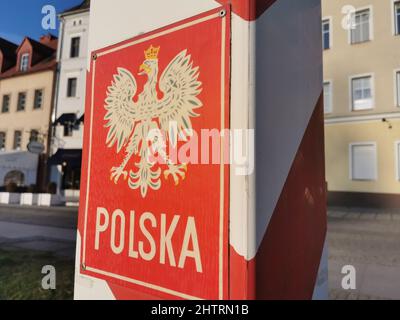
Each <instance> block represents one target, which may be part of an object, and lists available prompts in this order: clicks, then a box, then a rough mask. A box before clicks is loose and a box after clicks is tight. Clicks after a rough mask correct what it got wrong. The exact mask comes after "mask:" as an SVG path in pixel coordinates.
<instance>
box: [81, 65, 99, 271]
mask: <svg viewBox="0 0 400 320" xmlns="http://www.w3.org/2000/svg"><path fill="white" fill-rule="evenodd" d="M92 72H93V76H92V94H91V101H90V130H89V158H88V175H87V182H86V183H87V186H86V201H85V221H84V229H83V253H82V257H83V259H82V263H83V265H85V262H86V229H87V211H88V206H89V190H90V171H91V164H92V134H93V104H94V102H93V101H94V79H95V75H96V61H94V62H93V70H92Z"/></svg>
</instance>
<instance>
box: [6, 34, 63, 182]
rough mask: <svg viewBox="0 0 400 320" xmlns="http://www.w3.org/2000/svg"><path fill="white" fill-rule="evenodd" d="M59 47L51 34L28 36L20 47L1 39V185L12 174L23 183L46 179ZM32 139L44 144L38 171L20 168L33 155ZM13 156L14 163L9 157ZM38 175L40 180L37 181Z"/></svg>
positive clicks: (10, 177)
mask: <svg viewBox="0 0 400 320" xmlns="http://www.w3.org/2000/svg"><path fill="white" fill-rule="evenodd" d="M56 50H57V38H55V37H53V36H50V35H48V36H44V37H42V38H41V39H40V42H38V41H35V40H33V39H30V38H25V39H24V40H23V41H22V43H21V44H20V45H19V46H16V45H15V44H12V43H10V42H8V41H6V40H4V39H0V52H1V54H0V186H1V185H4V184H6V183H7V182H8V181H10V179H11V180H12V178H13V177H14V179H16V180H17V181H15V182H16V183H17V184H18V185H21V186H24V185H25V186H26V185H30V184H40V183H42V182H43V181H42V179H43V175H44V172H45V167H44V163H43V161H44V160H45V158H46V154H47V152H48V149H49V145H48V144H49V139H48V137H49V130H50V117H51V112H52V105H53V91H54V80H55V79H54V74H55V70H56ZM30 141H37V142H40V143H43V144H44V155H42V156H40V159H39V168H36V171H38V170H39V172H36V174H35V173H32V168H29V170H27V169H26V168H24V167H21V168H20V167H19V166H20V163H26V161H25V160H23V159H25V158H26V156H28V157H31V155H27V152H28V151H27V145H28V143H29V142H30ZM10 155H12V156H13V157H11V158H12V159H14V160H13V161H12V162H10V161H8V160H7V159H10ZM2 159H6V160H4V161H2ZM13 166H14V167H13ZM28 171H29V172H28ZM10 172H11V173H13V172H14V175H12V174H11V175H10ZM15 173H19V174H15ZM37 175H38V176H39V177H38V179H39V180H40V181H36V176H37ZM6 180H7V181H6Z"/></svg>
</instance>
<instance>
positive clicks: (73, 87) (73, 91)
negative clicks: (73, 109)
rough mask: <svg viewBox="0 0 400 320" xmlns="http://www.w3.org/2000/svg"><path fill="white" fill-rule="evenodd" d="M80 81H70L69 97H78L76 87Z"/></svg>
mask: <svg viewBox="0 0 400 320" xmlns="http://www.w3.org/2000/svg"><path fill="white" fill-rule="evenodd" d="M77 82H78V80H77V79H76V78H69V79H68V88H67V97H69V98H71V97H76V85H77Z"/></svg>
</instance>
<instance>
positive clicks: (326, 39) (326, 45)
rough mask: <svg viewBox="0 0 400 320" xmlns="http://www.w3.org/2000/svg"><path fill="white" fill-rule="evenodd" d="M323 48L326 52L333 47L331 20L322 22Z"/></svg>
mask: <svg viewBox="0 0 400 320" xmlns="http://www.w3.org/2000/svg"><path fill="white" fill-rule="evenodd" d="M322 47H323V49H324V50H327V49H330V47H331V23H330V21H329V20H323V21H322Z"/></svg>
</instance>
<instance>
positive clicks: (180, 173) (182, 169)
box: [164, 163, 187, 186]
mask: <svg viewBox="0 0 400 320" xmlns="http://www.w3.org/2000/svg"><path fill="white" fill-rule="evenodd" d="M186 172H187V164H186V163H183V164H178V165H175V164H171V165H168V169H167V170H165V171H164V178H165V180H167V179H168V177H169V176H170V175H171V176H172V178H173V179H174V182H175V185H176V186H177V185H178V184H179V177H181V178H182V180H185V177H186Z"/></svg>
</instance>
